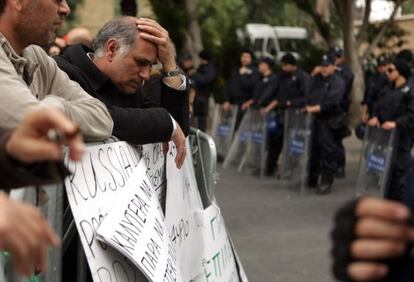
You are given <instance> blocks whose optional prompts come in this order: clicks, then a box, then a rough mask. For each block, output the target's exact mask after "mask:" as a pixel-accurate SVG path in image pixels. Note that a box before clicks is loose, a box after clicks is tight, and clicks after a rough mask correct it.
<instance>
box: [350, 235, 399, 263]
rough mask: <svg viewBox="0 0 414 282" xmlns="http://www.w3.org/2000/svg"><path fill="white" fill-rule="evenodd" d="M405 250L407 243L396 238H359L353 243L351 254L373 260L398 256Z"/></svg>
mask: <svg viewBox="0 0 414 282" xmlns="http://www.w3.org/2000/svg"><path fill="white" fill-rule="evenodd" d="M404 251H405V244H404V243H403V242H400V241H394V240H369V239H359V240H356V241H354V242H353V243H352V245H351V254H352V256H353V257H354V258H356V259H363V260H371V259H375V260H378V259H385V258H391V257H398V256H400V255H402V254H403V253H404Z"/></svg>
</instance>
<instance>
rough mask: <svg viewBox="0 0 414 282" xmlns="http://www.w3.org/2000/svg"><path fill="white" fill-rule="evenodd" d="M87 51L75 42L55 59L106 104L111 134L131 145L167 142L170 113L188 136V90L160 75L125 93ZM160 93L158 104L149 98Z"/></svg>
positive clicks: (63, 68) (85, 88)
mask: <svg viewBox="0 0 414 282" xmlns="http://www.w3.org/2000/svg"><path fill="white" fill-rule="evenodd" d="M88 52H92V50H90V49H89V48H87V47H86V46H83V45H75V46H72V47H68V48H67V49H66V50H65V52H64V53H63V55H60V56H57V57H55V60H56V62H57V63H58V66H59V67H60V68H61V69H62V70H63V71H65V72H66V73H67V74H68V75H69V77H70V78H71V79H72V80H74V81H76V82H78V83H79V84H80V85H81V87H82V88H83V89H84V90H85V91H86V92H88V93H89V94H90V95H92V96H94V97H96V98H98V99H99V100H101V101H102V102H103V103H104V104H105V105H106V106H107V107H108V110H109V112H110V114H111V116H112V119H113V121H114V129H113V135H115V136H116V137H118V138H120V139H122V140H125V141H127V142H131V143H134V144H147V143H156V142H164V141H168V140H170V139H171V135H172V132H173V124H172V120H171V116H172V117H174V119H175V120H176V121H177V123H178V124H179V125H180V126H181V128H182V130H183V132H184V134H185V135H188V133H189V107H188V92H187V90H186V91H179V90H175V89H172V88H170V87H168V86H167V85H165V83H163V82H162V81H161V79H160V78H155V81H154V80H153V81H150V82H149V83H147V84H146V85H147V86H144V87H143V88H139V89H138V90H137V93H136V95H125V94H123V93H121V91H120V90H119V89H118V88H117V87H116V86H115V84H113V83H112V81H111V80H110V79H109V77H107V76H106V75H105V74H104V73H102V72H101V71H100V70H99V69H98V68H97V67H96V66H95V64H94V63H93V62H92V61H91V60H90V59H89V57H88V56H87V53H88ZM159 93H161V95H160V101H161V105H158V104H157V103H156V102H154V101H153V100H152V99H151V97H150V95H154V94H158V95H159ZM160 106H162V107H163V108H161V107H160ZM170 114H171V116H170Z"/></svg>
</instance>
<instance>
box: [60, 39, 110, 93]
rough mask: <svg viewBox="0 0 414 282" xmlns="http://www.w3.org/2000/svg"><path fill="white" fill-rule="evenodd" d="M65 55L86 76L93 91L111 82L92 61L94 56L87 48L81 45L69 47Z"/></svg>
mask: <svg viewBox="0 0 414 282" xmlns="http://www.w3.org/2000/svg"><path fill="white" fill-rule="evenodd" d="M65 55H68V56H69V59H70V61H71V62H72V63H73V64H74V65H76V66H77V67H79V68H80V69H81V70H82V71H83V72H84V73H85V74H87V75H88V78H89V79H90V82H91V85H92V87H93V88H94V89H95V90H99V89H101V88H102V87H103V86H104V84H106V83H107V82H108V81H110V82H111V80H110V79H109V77H107V76H106V75H105V74H104V73H103V72H102V71H101V70H100V69H99V68H98V67H97V66H96V65H95V63H94V62H93V61H92V59H93V57H94V56H95V54H94V53H93V52H92V50H91V49H89V48H88V47H86V46H83V45H82V44H78V45H75V46H72V47H69V48H68V50H67V53H66V54H65ZM111 83H112V82H111Z"/></svg>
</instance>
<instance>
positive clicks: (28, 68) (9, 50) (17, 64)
mask: <svg viewBox="0 0 414 282" xmlns="http://www.w3.org/2000/svg"><path fill="white" fill-rule="evenodd" d="M0 45H1V47H2V48H3V50H4V52H5V53H6V56H7V58H9V60H10V62H11V63H12V64H13V67H14V69H15V70H16V72H17V73H18V74H19V75H21V76H22V77H24V79H25V81H26V82H27V84H29V85H30V83H31V82H32V79H33V74H34V72H35V71H36V69H37V68H38V66H39V64H36V63H34V62H31V61H30V60H28V59H27V58H26V56H27V48H25V49H24V50H23V54H22V55H23V56H20V55H18V54H17V53H16V51H14V49H13V47H12V46H11V45H10V42H9V41H8V40H7V38H6V37H5V36H4V34H3V33H1V32H0Z"/></svg>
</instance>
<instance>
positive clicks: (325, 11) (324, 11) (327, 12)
mask: <svg viewBox="0 0 414 282" xmlns="http://www.w3.org/2000/svg"><path fill="white" fill-rule="evenodd" d="M330 6H331V0H318V1H317V2H316V12H317V13H318V14H319V15H321V16H322V18H323V20H324V21H326V22H330V19H331V9H330Z"/></svg>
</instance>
